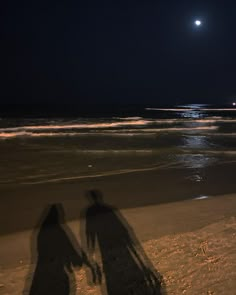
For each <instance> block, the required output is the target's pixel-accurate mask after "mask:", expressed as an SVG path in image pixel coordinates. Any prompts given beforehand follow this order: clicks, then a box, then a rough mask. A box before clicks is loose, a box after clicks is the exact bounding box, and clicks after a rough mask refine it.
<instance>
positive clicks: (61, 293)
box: [23, 204, 95, 295]
mask: <svg viewBox="0 0 236 295" xmlns="http://www.w3.org/2000/svg"><path fill="white" fill-rule="evenodd" d="M43 216H46V217H45V218H44V219H43V222H42V223H41V226H40V229H39V232H38V235H37V241H36V244H37V246H36V245H33V246H34V247H35V246H36V247H37V254H36V256H37V258H36V259H37V265H36V269H35V271H34V274H33V278H31V284H30V286H29V290H28V292H27V293H26V292H24V293H23V294H29V295H54V294H55V295H69V294H70V295H71V294H75V293H76V284H75V277H74V273H73V267H81V266H82V265H83V264H85V265H87V266H88V267H90V269H91V270H92V277H93V281H95V272H94V271H93V269H92V267H91V265H90V263H89V261H88V259H87V257H86V255H85V254H84V252H83V251H82V250H81V248H80V246H79V244H78V242H77V241H76V240H75V239H74V237H73V234H72V232H71V231H70V229H69V228H68V227H67V226H66V225H65V220H64V212H63V208H62V205H60V204H56V205H55V204H54V205H52V206H50V207H49V208H48V209H46V214H43ZM34 252H35V249H34ZM33 263H35V261H33Z"/></svg>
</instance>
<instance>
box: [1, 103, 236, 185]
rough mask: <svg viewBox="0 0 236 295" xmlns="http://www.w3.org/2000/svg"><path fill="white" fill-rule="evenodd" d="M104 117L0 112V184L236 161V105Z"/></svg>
mask: <svg viewBox="0 0 236 295" xmlns="http://www.w3.org/2000/svg"><path fill="white" fill-rule="evenodd" d="M110 113H112V115H110V116H108V115H107V114H106V115H105V116H102V117H98V116H97V115H96V116H93V117H92V116H90V117H89V116H88V117H86V116H84V115H83V116H80V117H75V116H73V117H71V118H69V117H67V118H62V117H57V118H19V117H18V118H17V119H16V118H6V117H4V118H2V119H0V154H1V157H0V184H2V185H12V184H32V183H47V182H60V181H64V180H67V179H73V178H75V179H76V178H85V177H88V176H89V177H91V176H101V175H111V174H117V173H126V172H127V171H128V172H131V171H139V170H140V171H142V170H148V169H157V170H158V169H172V168H176V167H178V168H183V169H189V170H190V171H191V172H192V171H195V172H196V173H190V175H192V176H191V177H192V181H193V182H201V181H203V178H204V170H206V169H207V168H208V167H214V166H215V167H218V165H221V164H226V165H227V163H229V164H231V165H232V163H234V162H236V108H234V107H232V106H224V107H216V106H207V105H183V106H177V107H171V108H170V107H169V108H162V109H159V108H148V107H147V108H142V109H138V110H137V111H136V113H135V110H132V111H130V110H124V111H123V112H120V111H119V113H116V112H115V111H114V110H113V111H112V112H110Z"/></svg>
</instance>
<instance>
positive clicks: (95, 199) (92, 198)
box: [86, 190, 103, 205]
mask: <svg viewBox="0 0 236 295" xmlns="http://www.w3.org/2000/svg"><path fill="white" fill-rule="evenodd" d="M86 198H87V200H88V202H89V203H90V204H91V205H97V204H101V203H103V195H102V192H101V191H99V190H90V191H88V192H87V193H86Z"/></svg>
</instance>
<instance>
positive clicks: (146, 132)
mask: <svg viewBox="0 0 236 295" xmlns="http://www.w3.org/2000/svg"><path fill="white" fill-rule="evenodd" d="M217 129H218V126H198V127H192V126H191V127H174V128H153V129H151V128H148V129H125V130H103V131H102V132H98V131H96V132H94V131H91V132H81V131H80V132H72V131H71V132H29V131H18V132H1V133H0V139H11V138H16V137H63V136H86V135H87V136H88V135H95V136H98V135H99V136H100V135H104V136H106V135H107V136H150V135H155V134H156V133H161V132H195V131H204V130H208V131H210V130H217ZM4 130H6V129H4ZM11 130H12V129H11Z"/></svg>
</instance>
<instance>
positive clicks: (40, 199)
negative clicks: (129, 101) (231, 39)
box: [0, 107, 236, 295]
mask: <svg viewBox="0 0 236 295" xmlns="http://www.w3.org/2000/svg"><path fill="white" fill-rule="evenodd" d="M151 112H156V111H155V110H154V111H151ZM163 112H164V113H163ZM166 112H167V111H158V113H157V114H153V113H151V117H150V111H148V110H147V111H143V113H142V114H138V117H137V116H135V117H130V115H129V114H127V117H122V118H121V117H117V115H115V114H114V116H111V117H109V118H74V119H73V118H70V119H69V118H68V119H65V118H64V119H63V118H55V119H50V118H43V119H37V118H33V119H27V118H22V119H20V120H16V119H3V120H2V121H1V134H0V139H1V142H0V143H1V144H0V154H1V165H0V196H1V206H0V294H1V295H7V294H8V295H16V294H23V295H52V294H57V295H79V294H83V295H88V294H94V295H120V294H122V295H160V294H162V295H163V294H173V295H175V294H177V295H178V294H190V295H191V294H234V293H235V287H236V285H235V281H236V280H235V278H236V273H235V271H236V268H235V253H236V251H235V235H236V222H235V215H236V209H235V208H236V195H235V192H236V183H235V169H236V154H235V144H236V142H235V136H234V134H235V130H236V129H235V127H236V126H235V122H236V119H235V116H234V115H233V114H232V113H231V112H228V111H225V110H223V109H222V110H221V111H219V110H217V111H216V113H212V110H211V109H210V110H209V112H207V111H206V110H205V108H204V109H202V110H201V108H199V107H196V108H190V109H189V108H179V109H174V111H173V110H172V111H171V114H169V113H168V112H167V113H166ZM217 112H218V113H217Z"/></svg>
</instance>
